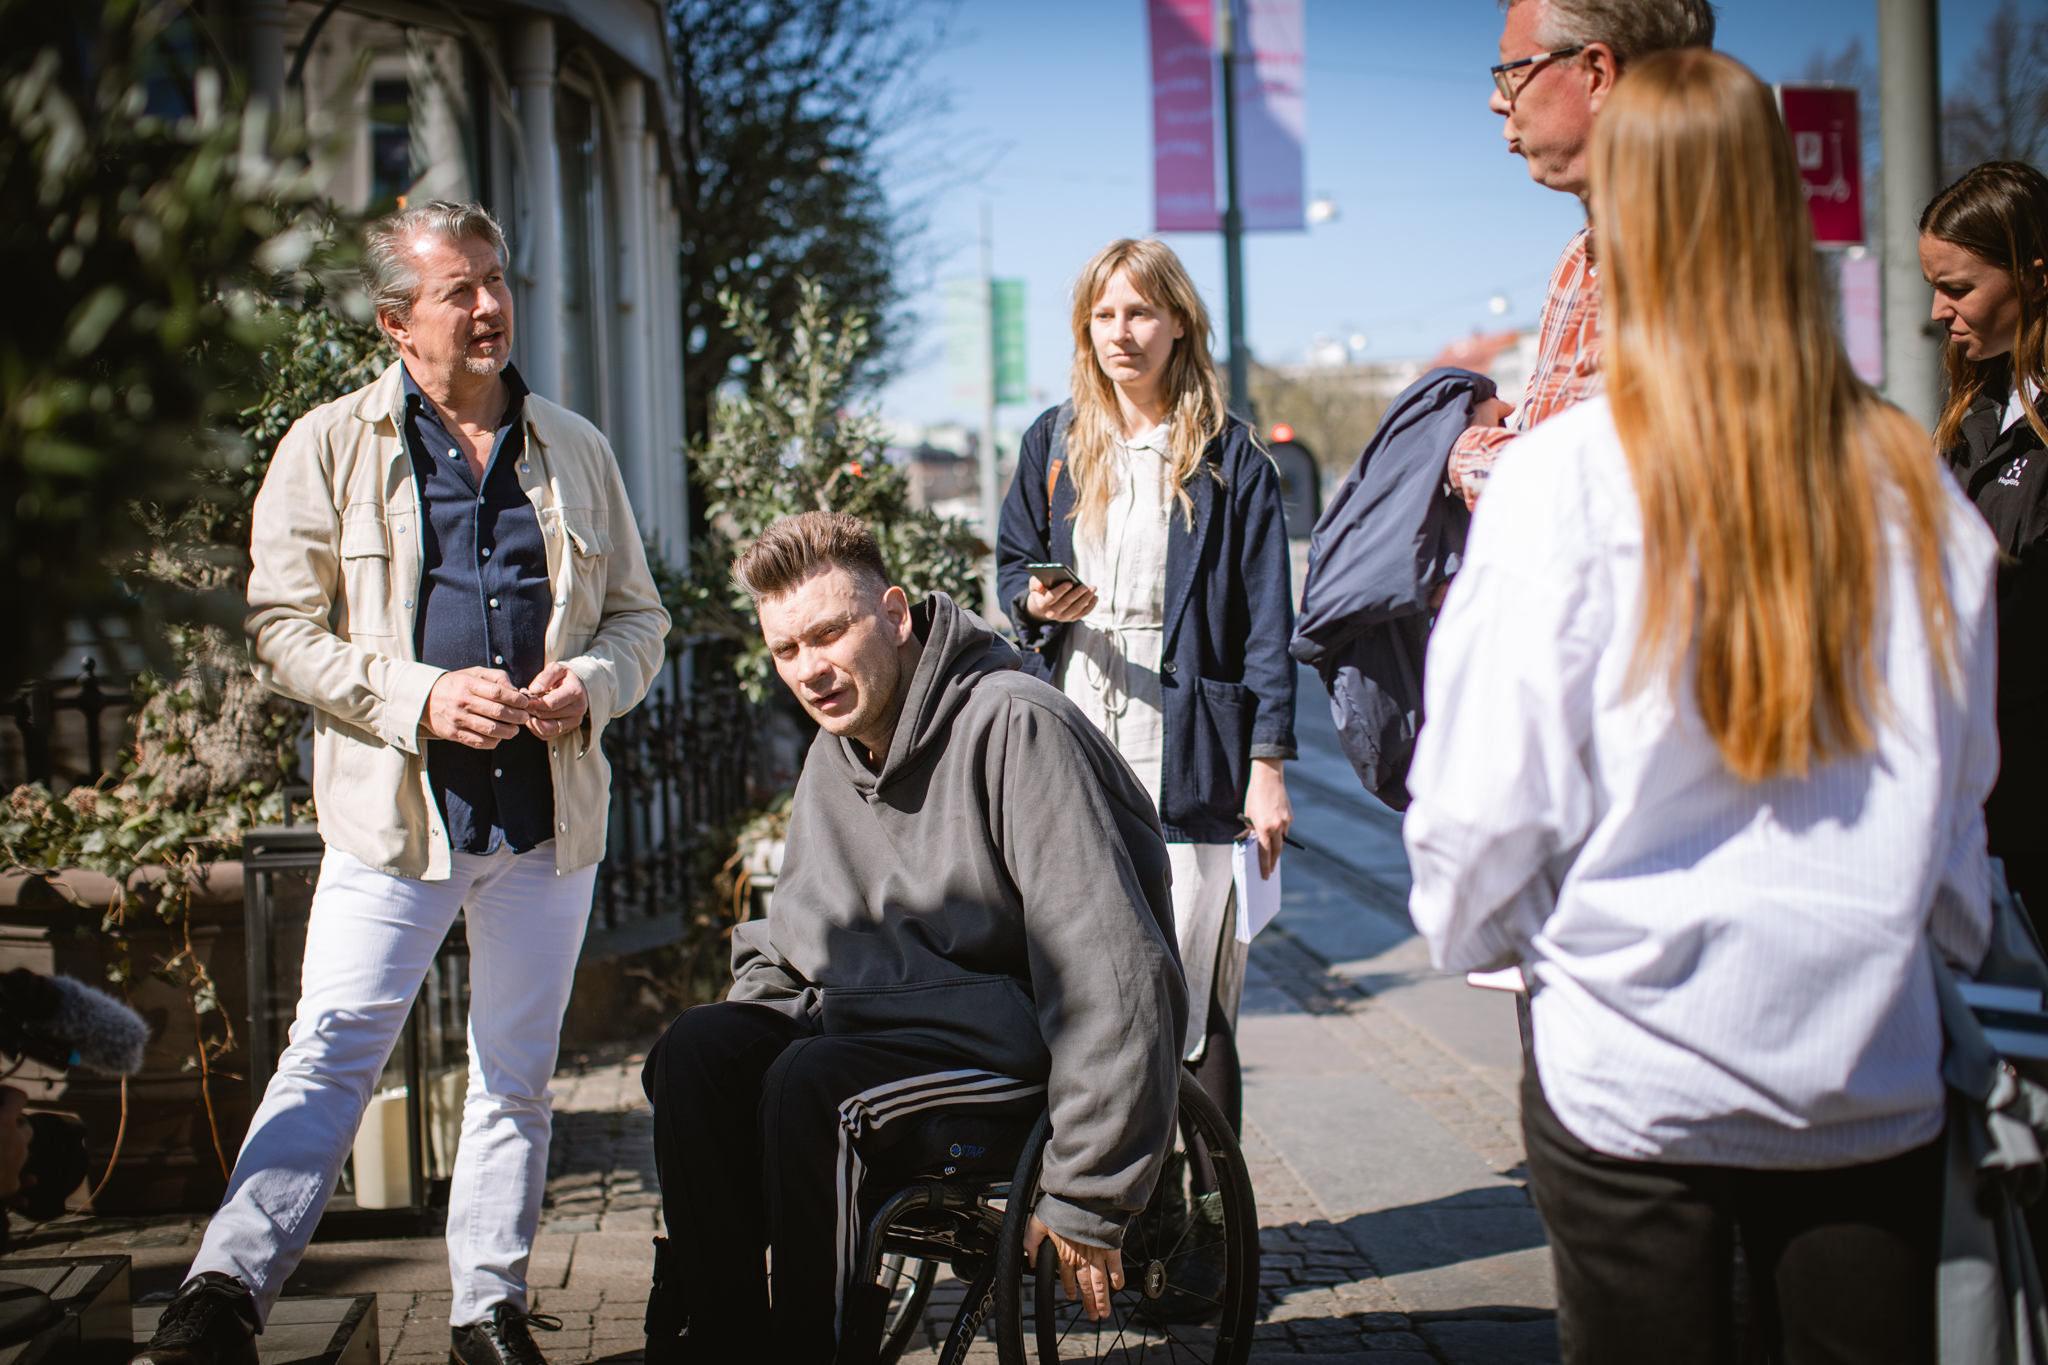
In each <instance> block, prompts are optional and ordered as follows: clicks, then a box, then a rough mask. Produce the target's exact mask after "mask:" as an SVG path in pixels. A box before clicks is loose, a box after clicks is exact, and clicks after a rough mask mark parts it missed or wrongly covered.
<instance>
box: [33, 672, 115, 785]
mask: <svg viewBox="0 0 2048 1365" xmlns="http://www.w3.org/2000/svg"><path fill="white" fill-rule="evenodd" d="M133 704H134V703H133V700H132V698H131V697H130V695H129V691H128V689H127V688H126V687H111V688H110V687H107V686H105V685H103V684H102V683H101V682H100V679H99V665H98V664H97V663H96V662H95V661H94V660H92V659H91V658H87V659H86V661H85V667H84V670H83V671H82V672H81V673H80V674H79V675H78V676H77V677H75V678H49V679H44V680H43V681H40V682H32V683H29V684H28V685H27V686H25V687H23V688H22V689H21V690H20V691H19V692H17V693H16V694H15V696H14V701H13V704H12V705H11V706H10V707H9V708H8V712H9V715H10V716H11V717H12V719H13V721H14V728H15V731H16V732H17V733H18V734H19V735H20V737H21V763H22V770H21V772H20V774H19V778H20V780H21V781H23V782H40V783H42V784H43V785H44V786H46V787H49V788H51V789H52V790H54V789H55V788H56V785H57V779H58V778H59V776H63V777H65V778H66V779H68V780H69V781H70V782H71V784H72V785H73V786H85V787H89V786H91V785H93V784H94V783H95V782H98V781H99V780H100V778H101V777H103V776H104V775H105V774H106V770H107V755H108V753H109V752H118V751H119V748H120V736H119V734H118V733H117V734H116V736H115V738H114V742H113V744H112V745H111V746H110V745H109V744H108V743H107V736H106V731H105V727H104V726H103V725H102V724H101V718H102V717H103V716H104V715H105V714H106V713H107V712H108V711H123V712H125V711H126V710H127V709H128V708H129V707H130V706H131V705H133ZM64 711H76V712H78V714H79V716H80V717H81V718H82V719H83V720H84V722H85V746H84V748H85V752H84V754H83V755H79V754H75V753H72V754H66V755H65V757H68V758H72V759H77V758H80V757H82V758H83V759H84V764H83V766H82V767H79V768H77V769H75V770H70V771H64V772H62V773H60V771H59V768H58V763H57V759H58V756H59V747H60V746H59V744H58V742H57V741H58V735H57V716H58V714H59V713H60V712H64ZM15 776H16V775H15V774H8V775H7V776H6V778H5V779H0V782H4V785H5V786H13V785H14V780H13V779H14V778H15Z"/></svg>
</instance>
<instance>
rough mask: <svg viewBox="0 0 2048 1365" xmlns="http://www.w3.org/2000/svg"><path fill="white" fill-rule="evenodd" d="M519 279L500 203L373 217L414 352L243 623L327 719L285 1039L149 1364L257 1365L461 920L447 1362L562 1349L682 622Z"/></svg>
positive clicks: (404, 335) (397, 312) (374, 261)
mask: <svg viewBox="0 0 2048 1365" xmlns="http://www.w3.org/2000/svg"><path fill="white" fill-rule="evenodd" d="M504 263H505V241H504V236H503V234H502V233H501V232H500V231H499V228H498V225H497V224H496V223H495V222H493V221H492V220H491V218H490V216H489V215H488V214H487V213H485V212H484V211H483V210H482V209H480V208H477V207H475V206H474V205H459V204H448V203H433V204H427V205H424V206H422V207H419V208H411V209H405V210H401V211H400V212H398V213H396V214H394V215H392V216H391V217H389V218H386V219H384V220H382V221H380V222H379V223H377V224H375V225H373V226H372V227H371V228H370V230H369V232H368V234H367V237H366V250H365V253H364V259H363V277H364V282H365V284H366V285H367V286H368V288H369V291H370V296H371V298H372V300H373V301H374V302H375V304H376V306H377V316H378V320H379V322H380V324H381V325H382V326H383V328H384V330H385V332H386V333H387V334H389V336H390V337H391V339H392V342H393V343H394V345H395V346H396V347H397V350H398V354H399V363H397V364H394V365H393V366H392V367H391V368H390V369H389V370H387V371H386V372H385V374H384V376H383V377H382V378H381V379H379V380H378V381H377V382H376V383H374V384H372V385H370V386H369V387H368V388H366V389H363V390H361V391H359V392H357V393H353V394H350V395H349V396H348V397H346V398H342V399H338V400H337V401H335V402H332V403H329V404H326V405H325V406H323V407H320V408H316V409H315V410H314V411H312V412H310V413H308V414H307V415H306V416H305V417H303V418H301V419H300V420H299V422H298V423H297V424H296V425H295V426H294V427H293V428H292V430H291V432H290V433H289V434H288V435H287V436H286V437H285V439H284V440H283V441H282V442H281V443H280V444H279V446H278V449H277V455H276V457H275V459H274V460H273V461H272V463H271V467H270V472H269V475H268V477H266V478H265V480H264V483H263V491H262V492H261V493H260V494H259V495H258V496H257V499H256V511H255V521H254V527H253V532H252V545H251V554H252V558H253V561H254V564H253V569H252V572H251V574H250V579H249V618H248V631H249V634H250V637H251V638H252V639H253V641H254V642H255V652H256V657H257V660H258V663H259V668H260V673H261V676H262V677H263V679H264V681H265V682H266V683H267V684H268V685H269V686H271V687H272V688H274V689H276V690H277V691H278V692H281V693H283V694H284V695H286V696H289V697H293V698H296V699H297V700H299V701H302V702H304V703H306V704H307V705H308V706H310V707H311V708H312V712H313V730H314V764H313V782H314V790H315V798H316V804H317V806H318V810H319V817H320V832H321V835H322V836H323V838H324V839H325V841H326V844H327V853H326V856H325V858H324V860H323V861H322V863H321V867H320V881H319V885H318V888H317V889H316V890H315V892H314V897H313V909H312V919H311V924H310V926H309V928H308V931H307V936H306V961H305V972H304V982H303V988H302V992H301V996H300V1000H299V1011H298V1019H297V1021H296V1022H295V1023H294V1024H293V1026H292V1030H291V1045H290V1046H289V1047H288V1048H287V1049H286V1050H285V1052H284V1054H283V1056H282V1057H281V1058H280V1059H279V1061H278V1068H277V1074H276V1076H275V1077H274V1078H273V1079H272V1081H271V1082H270V1088H269V1090H268V1091H267V1092H266V1093H265V1095H264V1099H263V1104H262V1106H261V1107H260V1108H259V1109H258V1110H257V1112H256V1116H255V1119H254V1121H253V1122H252V1123H251V1125H250V1128H249V1136H248V1139H247V1140H246V1141H245V1142H244V1143H243V1145H242V1151H241V1155H240V1157H239V1158H238V1160H237V1161H236V1163H235V1171H234V1176H233V1178H232V1179H231V1180H230V1181H229V1184H228V1194H227V1199H226V1202H225V1203H224V1204H223V1205H222V1207H221V1209H220V1212H219V1213H217V1214H215V1215H214V1218H213V1222H212V1223H211V1224H210V1225H209V1226H208V1228H207V1233H206V1239H205V1242H204V1243H203V1244H202V1246H201V1247H200V1250H199V1254H198V1256H197V1257H196V1258H195V1259H194V1261H193V1263H192V1271H191V1277H190V1278H189V1279H188V1280H187V1281H186V1282H185V1285H184V1287H183V1288H181V1289H180V1290H179V1291H178V1294H177V1297H176V1298H174V1299H173V1300H172V1302H171V1304H170V1305H169V1306H168V1307H167V1308H166V1310H165V1312H164V1315H163V1318H162V1320H161V1323H160V1325H159V1327H158V1330H157V1333H156V1336H155V1337H154V1338H153V1339H152V1341H151V1343H150V1348H149V1350H148V1351H146V1352H145V1353H144V1354H143V1356H141V1357H140V1358H139V1359H140V1360H143V1361H149V1362H153V1363H154V1365H255V1362H256V1349H255V1342H254V1340H253V1337H254V1335H255V1334H256V1333H257V1332H260V1331H261V1322H262V1320H263V1319H264V1318H265V1317H266V1316H267V1315H268V1313H269V1311H270V1306H271V1304H272V1303H273V1302H274V1301H275V1299H276V1298H277V1295H278V1292H279V1291H280V1290H281V1289H282V1288H283V1285H284V1282H285V1278H286V1276H287V1275H289V1274H290V1273H291V1271H292V1269H293V1267H294V1266H296V1265H297V1263H298V1260H299V1258H300V1256H301V1255H302V1254H303V1252H304V1250H305V1247H306V1243H307V1241H308V1239H309V1238H310V1237H311V1235H312V1232H313V1229H314V1226H315V1225H316V1224H317V1223H318V1222H319V1219H320V1212H321V1209H322V1207H323V1206H324V1205H325V1203H326V1201H327V1198H328V1196H329V1194H330V1193H331V1192H332V1191H333V1189H334V1186H335V1181H336V1180H337V1178H338V1177H339V1176H340V1173H341V1165H342V1161H343V1159H344V1158H345V1157H347V1155H348V1153H349V1149H350V1146H351V1144H352V1143H353V1141H354V1138H355V1134H356V1129H357V1126H358V1125H359V1123H360V1122H361V1119H362V1115H363V1110H364V1107H365V1105H366V1104H367V1102H368V1100H369V1096H370V1091H371V1088H372V1086H373V1085H374V1084H375V1083H376V1081H377V1078H378V1076H379V1075H380V1074H381V1072H382V1071H383V1069H384V1066H385V1063H386V1060H387V1059H388V1058H389V1056H390V1054H391V1050H392V1045H393V1043H394V1042H395V1040H396V1039H397V1036H398V1032H399V1029H400V1027H401V1026H402V1025H403V1023H404V1021H405V1016H406V1013H407V1011H408V1009H409V1008H410V1006H411V1004H412V1000H413V996H414V995H415V994H416V993H417V992H418V990H419V986H420V982H421V980H422V978H423V977H424V975H425V973H426V970H427V967H428V965H429V964H430V963H431V962H432V960H433V957H434V954H435V951H436V950H437V949H438V948H439V947H440V944H441V941H442V939H443V938H444V937H445V936H446V935H447V932H448V930H449V928H450V926H451V925H452V924H453V923H454V920H455V916H456V914H457V912H458V911H465V912H466V921H467V925H468V934H469V945H470V987H471V1004H470V1034H471V1039H472V1045H473V1049H474V1051H473V1054H472V1056H471V1058H470V1072H469V1097H468V1101H467V1103H466V1104H465V1106H464V1109H463V1124H462V1141H461V1145H460V1148H459V1149H458V1151H457V1153H456V1158H455V1170H454V1178H453V1182H452V1188H451V1190H450V1193H449V1207H448V1259H449V1272H450V1277H451V1281H452V1287H453V1291H454V1292H453V1300H452V1303H451V1305H450V1312H449V1321H450V1325H451V1328H452V1331H453V1341H452V1352H453V1357H452V1358H453V1359H454V1360H456V1361H458V1362H461V1363H462V1365H514V1363H515V1362H516V1365H540V1362H541V1360H542V1357H541V1355H540V1352H539V1351H538V1350H537V1349H536V1348H535V1346H534V1343H533V1339H532V1337H531V1335H530V1328H531V1327H532V1326H533V1325H535V1323H536V1320H534V1319H530V1318H529V1317H528V1315H527V1296H526V1282H525V1278H526V1264H527V1257H528V1254H529V1253H530V1251H531V1249H532V1246H533V1234H534V1227H535V1224H536V1222H537V1221H538V1218H539V1212H540V1202H541V1193H542V1189H543V1186H544V1183H545V1181H546V1177H547V1164H548V1135H549V1108H548V1090H547V1086H548V1079H549V1077H550V1076H552V1075H553V1073H554V1066H555V1054H556V1048H557V1045H558V1042H559V1039H560V1033H561V1023H562V1011H563V1009H564V1007H565V1006H566V1005H567V1003H568V999H569V990H570V986H571V984H572V981H573V978H574V973H575V967H576V958H577V954H578V952H579V951H580V949H581V947H582V942H583V931H584V926H585V924H586V922H587V921H588V919H589V915H590V898H591V889H592V886H593V885H594V882H595V877H596V871H597V862H598V860H599V858H601V857H602V856H603V854H604V845H605V818H606V813H607V811H608V809H609V805H610V779H611V774H610V770H609V768H608V767H607V765H606V763H605V758H604V752H603V749H602V747H601V746H600V744H599V738H600V736H601V734H602V731H603V729H604V726H605V725H606V723H607V722H609V721H611V720H612V719H614V718H615V717H617V716H620V715H622V714H624V713H625V712H626V711H627V710H629V709H631V708H632V707H633V706H634V705H635V704H637V703H638V702H639V700H640V698H641V696H642V695H643V694H645V692H646V690H647V687H648V684H649V683H650V682H651V681H652V680H653V678H654V674H655V671H656V670H657V669H658V668H659V667H660V664H661V659H662V640H663V637H664V636H665V635H666V634H667V633H668V628H669V619H668V614H667V613H666V612H665V611H663V610H662V606H661V600H660V597H659V595H658V594H657V593H656V591H655V587H654V581H653V578H652V576H651V575H650V574H649V573H648V570H647V561H646V556H645V553H644V552H643V550H642V548H641V541H640V532H639V528H638V526H637V525H636V523H635V522H634V519H633V512H632V509H631V508H630V507H629V506H628V505H627V502H626V493H625V488H624V485H623V483H622V482H621V480H620V477H619V471H618V466H617V464H616V462H615V461H614V460H613V458H612V452H611V449H610V447H609V446H607V445H606V443H605V439H604V437H603V436H602V435H601V434H600V433H599V432H598V431H597V429H596V428H594V427H593V426H591V424H590V423H588V422H586V421H584V420H583V419H582V418H581V417H578V416H577V415H576V414H574V413H572V412H569V411H567V410H566V409H563V408H561V407H558V406H556V405H555V404H553V403H551V402H549V401H547V400H546V399H545V398H542V397H540V396H538V395H535V394H530V393H528V392H527V390H526V386H525V385H524V384H523V383H522V382H521V381H520V379H519V376H518V373H517V372H516V371H515V370H513V369H511V368H510V366H509V365H508V364H507V361H508V359H509V356H510V353H511V346H512V296H511V291H510V289H509V287H508V286H507V284H506V282H505V278H504ZM539 1325H542V1326H546V1325H547V1324H546V1323H540V1324H539Z"/></svg>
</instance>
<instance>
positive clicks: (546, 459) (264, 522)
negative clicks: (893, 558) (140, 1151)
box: [246, 362, 669, 881]
mask: <svg viewBox="0 0 2048 1365" xmlns="http://www.w3.org/2000/svg"><path fill="white" fill-rule="evenodd" d="M523 420H524V421H525V423H526V451H525V454H524V456H523V457H522V458H521V459H520V461H519V485H520V487H521V488H522V489H523V490H524V491H525V493H526V496H527V498H528V499H529V500H530V501H531V502H532V503H533V509H534V511H535V513H536V514H537V515H538V516H539V518H540V526H541V532H542V536H543V539H544V540H545V541H546V543H547V556H548V577H549V579H550V581H552V582H553V584H554V586H555V602H554V610H553V611H552V612H551V613H550V615H549V617H548V627H547V637H546V646H547V659H548V662H550V663H552V662H555V661H556V660H560V661H561V662H563V663H564V664H566V665H568V667H569V668H570V670H571V671H572V672H574V673H575V674H576V676H577V677H579V678H581V679H582V680H583V686H584V688H585V690H586V691H588V693H589V695H590V714H589V716H588V718H587V719H586V720H585V722H584V724H583V727H582V729H580V730H572V731H570V732H569V733H568V734H566V735H563V736H561V737H560V738H558V739H555V740H553V741H551V742H550V743H549V745H548V748H549V750H550V753H551V755H552V758H553V762H552V771H553V774H554V789H555V831H556V832H555V868H556V871H557V872H572V871H574V870H576V869H577V868H581V867H588V866H589V865H590V864H592V863H594V862H596V861H598V859H600V858H602V857H603V856H604V846H605V823H606V816H607V813H608V811H609V809H610V804H611V802H610V797H611V767H610V765H609V764H608V763H606V761H605V757H604V750H603V747H602V746H601V745H600V744H599V742H598V741H599V739H600V737H601V736H602V734H603V731H604V727H605V724H606V723H607V722H608V721H611V720H612V719H614V718H616V717H618V716H621V715H624V714H625V713H626V712H627V711H629V710H631V709H632V708H633V707H634V706H635V705H637V704H638V703H639V701H640V699H641V697H642V696H644V695H645V694H646V692H647V688H648V686H649V684H651V683H652V682H653V680H654V675H655V672H656V671H657V670H658V669H659V668H660V667H661V661H662V641H663V639H664V637H665V636H666V635H667V634H668V629H669V618H668V613H667V612H666V611H664V610H663V609H662V605H661V597H660V594H659V593H658V592H657V591H656V589H655V586H654V578H653V575H651V574H650V573H649V572H648V569H647V555H646V551H645V550H644V548H643V547H642V545H641V541H640V530H639V526H638V524H637V523H636V522H635V521H634V519H633V511H632V508H631V507H630V506H628V505H627V502H626V490H625V485H624V483H623V481H622V480H621V479H620V477H619V468H618V462H617V461H616V460H615V459H614V458H613V457H612V451H611V447H610V446H609V445H608V444H606V442H605V439H604V436H603V434H602V433H600V432H599V431H598V430H597V428H596V427H594V426H592V425H591V424H590V423H589V422H586V421H585V420H583V418H581V417H578V416H577V415H576V414H575V413H573V412H570V411H569V410H568V409H566V408H563V407H560V406H558V405H557V404H554V403H550V402H548V401H547V400H546V399H545V398H541V397H539V396H530V397H528V398H527V400H526V407H525V416H524V418H523ZM404 433H405V391H404V385H403V383H402V382H401V367H400V365H399V364H397V363H396V362H394V363H393V364H392V366H391V368H390V369H388V370H386V371H385V372H384V375H383V377H382V378H381V379H379V380H377V382H376V383H374V384H371V385H370V386H369V387H368V388H365V389H360V390H358V391H357V392H355V393H352V394H349V395H348V396H347V397H345V398H338V399H336V400H335V401H334V402H332V403H327V404H323V405H322V406H320V407H317V408H315V409H313V411H311V412H309V413H307V414H306V415H305V416H304V417H301V418H300V419H299V420H298V422H297V423H295V424H294V425H293V427H292V429H291V430H290V431H289V432H288V433H286V435H285V438H284V440H283V441H281V442H279V443H278V447H277V454H276V456H275V457H274V458H273V459H272V461H271V465H270V472H269V474H268V475H267V476H266V477H265V478H264V480H263V490H262V491H261V492H260V493H258V494H257V496H256V509H255V519H254V525H253V528H252V532H251V538H250V540H251V543H250V554H251V557H252V559H253V560H254V564H253V568H252V571H251V573H250V575H249V616H248V620H247V623H246V626H247V630H248V632H249V637H250V639H251V640H252V641H254V643H255V652H256V658H257V676H258V677H259V678H260V679H261V680H262V681H263V683H264V685H265V686H267V687H269V688H271V689H272V690H273V691H276V692H280V693H282V694H284V695H285V696H287V697H291V698H293V699H295V700H297V701H301V702H304V703H306V704H307V705H308V706H310V707H312V708H313V731H314V744H313V789H314V801H315V803H316V805H317V806H318V808H319V818H320V833H321V835H322V837H323V838H324V839H325V840H326V842H327V844H328V846H329V847H331V848H338V849H341V850H343V851H345V852H347V853H351V854H354V855H355V856H356V857H358V858H360V859H362V860H363V861H364V862H366V863H368V864H369V865H370V866H371V867H374V868H377V869H378V870H380V871H383V872H387V873H390V874H392V875H394V876H399V877H414V878H420V879H424V880H427V881H434V880H438V879H440V878H444V877H446V876H447V875H448V874H449V869H450V858H449V851H448V832H447V830H446V828H444V824H445V822H444V821H443V820H442V818H441V813H440V811H439V810H437V809H435V804H434V801H433V798H432V795H431V793H430V791H429V789H428V786H427V765H426V757H425V753H424V747H423V745H422V740H423V739H424V738H425V737H426V736H425V734H424V733H423V732H422V730H421V729H420V722H421V718H422V715H423V713H424V711H425V708H426V701H427V693H428V692H429V691H430V690H432V688H433V686H434V680H435V679H436V678H438V677H440V676H441V673H442V671H443V670H441V669H439V668H436V667H434V666H432V665H431V664H423V663H420V662H419V661H418V659H417V656H416V652H415V650H414V647H413V634H414V632H413V627H414V621H415V618H416V615H417V613H416V610H415V607H416V604H417V603H418V601H419V592H420V572H421V561H422V557H423V555H422V543H423V542H422V535H423V531H422V526H421V511H422V509H421V505H420V495H419V488H418V485H417V484H416V483H415V481H414V479H413V472H412V460H411V457H410V455H409V454H408V453H407V451H406V445H405V434H404Z"/></svg>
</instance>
